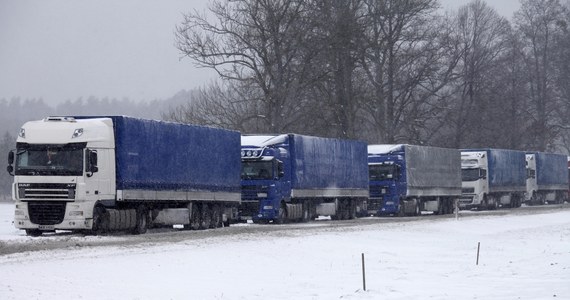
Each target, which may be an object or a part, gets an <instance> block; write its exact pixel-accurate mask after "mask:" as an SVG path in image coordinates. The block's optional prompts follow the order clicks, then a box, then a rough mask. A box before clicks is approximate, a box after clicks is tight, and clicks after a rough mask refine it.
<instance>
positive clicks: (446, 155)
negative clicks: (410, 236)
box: [368, 145, 461, 216]
mask: <svg viewBox="0 0 570 300" xmlns="http://www.w3.org/2000/svg"><path fill="white" fill-rule="evenodd" d="M368 165H369V176H370V200H369V203H368V211H369V213H370V214H375V215H388V214H390V215H394V214H397V215H399V216H405V215H420V214H421V212H422V211H431V212H433V213H435V214H448V213H451V212H453V208H454V206H455V202H456V201H457V200H458V199H459V197H460V196H461V158H460V152H459V150H456V149H446V148H437V147H427V146H416V145H369V146H368Z"/></svg>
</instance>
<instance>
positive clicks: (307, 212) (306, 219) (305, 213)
mask: <svg viewBox="0 0 570 300" xmlns="http://www.w3.org/2000/svg"><path fill="white" fill-rule="evenodd" d="M310 211H311V209H310V208H309V203H308V202H306V201H305V202H303V216H302V218H301V222H303V223H306V222H309V221H311V212H310Z"/></svg>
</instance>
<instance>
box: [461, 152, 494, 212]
mask: <svg viewBox="0 0 570 300" xmlns="http://www.w3.org/2000/svg"><path fill="white" fill-rule="evenodd" d="M487 170H488V160H487V153H486V152H485V151H481V152H462V153H461V177H462V179H461V180H462V183H461V199H460V201H459V205H460V207H461V208H485V207H486V206H487V203H486V201H487V198H486V195H487V193H488V192H489V180H488V178H487Z"/></svg>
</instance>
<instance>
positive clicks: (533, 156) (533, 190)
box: [525, 152, 568, 205]
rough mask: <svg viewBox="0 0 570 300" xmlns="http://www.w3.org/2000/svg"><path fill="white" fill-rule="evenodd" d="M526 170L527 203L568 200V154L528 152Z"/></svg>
mask: <svg viewBox="0 0 570 300" xmlns="http://www.w3.org/2000/svg"><path fill="white" fill-rule="evenodd" d="M526 171H527V179H526V194H525V203H526V204H528V205H534V204H546V203H563V202H564V201H566V200H568V157H567V156H566V155H562V154H555V153H545V152H527V153H526Z"/></svg>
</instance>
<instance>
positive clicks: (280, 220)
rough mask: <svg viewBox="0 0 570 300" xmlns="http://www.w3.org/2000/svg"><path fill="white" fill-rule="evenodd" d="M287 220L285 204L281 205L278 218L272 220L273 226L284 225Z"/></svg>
mask: <svg viewBox="0 0 570 300" xmlns="http://www.w3.org/2000/svg"><path fill="white" fill-rule="evenodd" d="M286 219H287V209H286V208H285V204H284V203H282V204H281V206H280V207H279V216H277V219H274V220H273V222H274V223H275V224H283V223H285V221H286Z"/></svg>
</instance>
